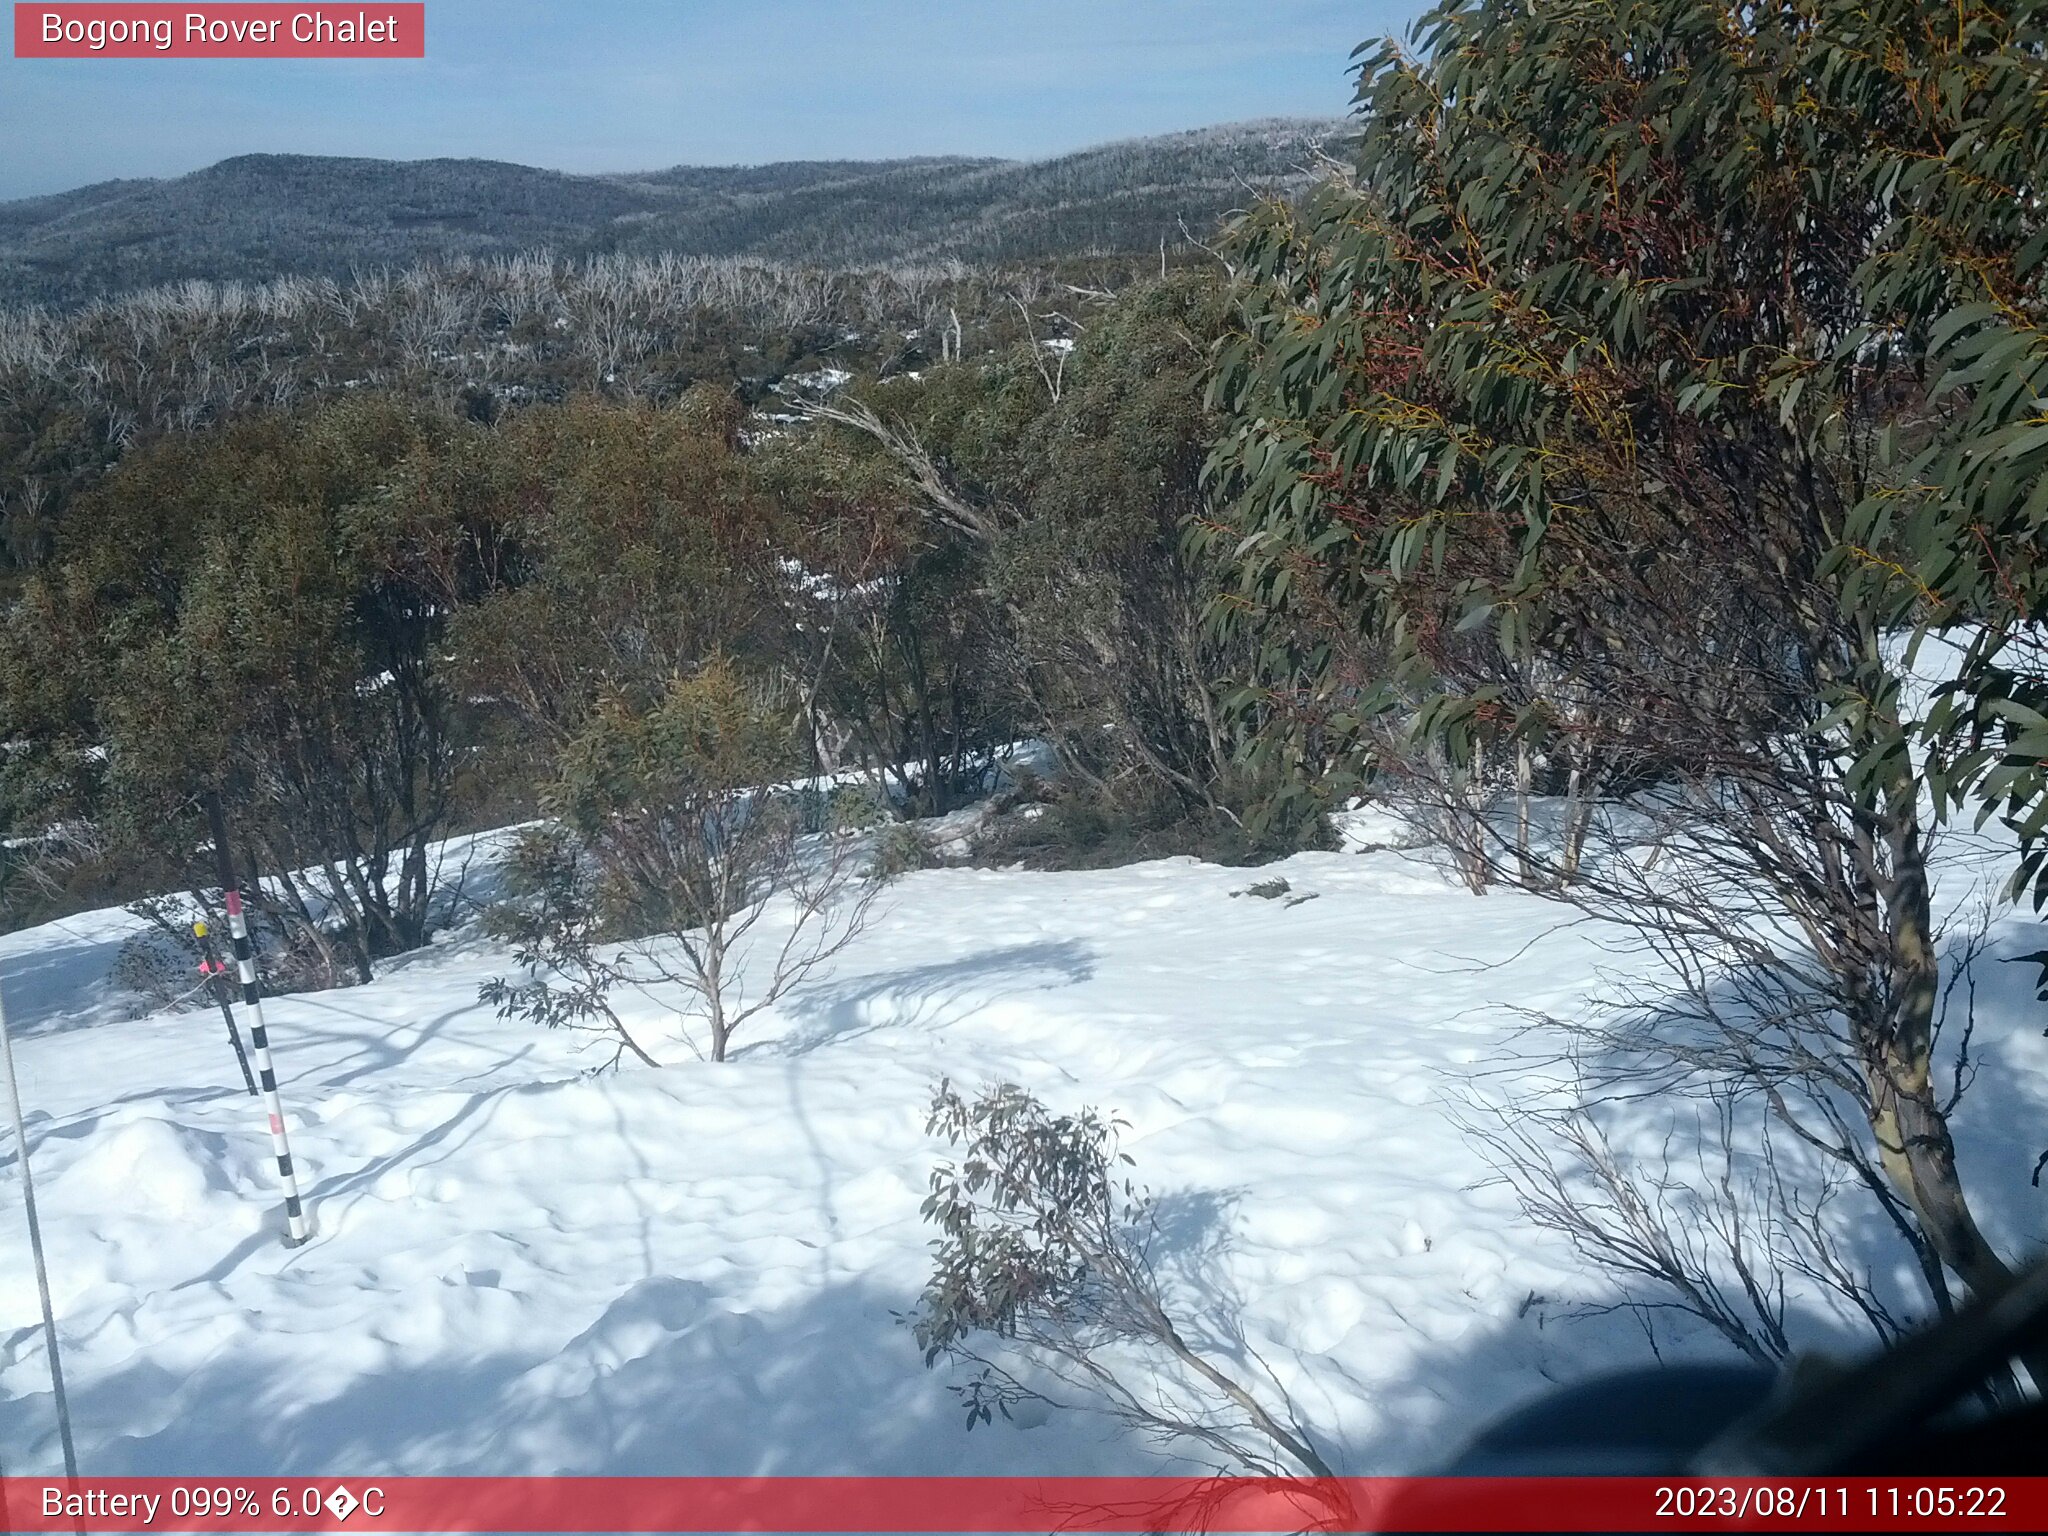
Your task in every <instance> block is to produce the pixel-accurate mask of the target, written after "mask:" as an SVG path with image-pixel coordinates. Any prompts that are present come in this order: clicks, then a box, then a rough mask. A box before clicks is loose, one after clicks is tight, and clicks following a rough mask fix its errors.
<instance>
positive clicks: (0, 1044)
mask: <svg viewBox="0 0 2048 1536" xmlns="http://www.w3.org/2000/svg"><path fill="white" fill-rule="evenodd" d="M0 1066H4V1067H5V1069H6V1073H7V1108H8V1114H9V1117H10V1118H11V1119H12V1120H13V1122H14V1145H15V1147H16V1149H17V1151H18V1153H19V1156H20V1159H21V1200H22V1205H23V1206H24V1207H25V1208H26V1209H27V1211H28V1247H29V1252H30V1253H31V1254H33V1255H34V1256H35V1265H36V1291H37V1293H38V1294H39V1295H40V1296H41V1297H42V1301H43V1338H44V1340H45V1341H46V1342H47V1343H48V1345H49V1356H50V1390H51V1391H52V1392H53V1393H54V1394H55V1395H56V1401H57V1434H58V1437H59V1438H60V1439H61V1440H62V1441H63V1442H64V1476H65V1477H66V1479H68V1480H69V1481H70V1482H72V1483H76V1482H77V1481H78V1450H77V1447H76V1446H74V1445H73V1444H72V1441H71V1400H70V1399H69V1398H68V1397H66V1396H65V1395H64V1362H63V1359H62V1357H61V1355H60V1353H59V1351H58V1348H57V1313H56V1310H55V1309H54V1308H53V1307H52V1306H51V1305H50V1269H49V1265H47V1264H46V1263H45V1262H44V1261H43V1228H42V1223H41V1222H39V1221H38V1220H37V1219H36V1184H35V1180H34V1179H33V1178H32V1177H31V1176H30V1174H29V1171H28V1131H27V1129H26V1128H25V1127H24V1126H23V1124H22V1117H21V1089H20V1087H19V1086H18V1085H17V1084H16V1082H15V1077H14V1037H13V1036H12V1035H10V1034H9V1033H8V1032H7V1002H6V996H5V992H4V990H0Z"/></svg>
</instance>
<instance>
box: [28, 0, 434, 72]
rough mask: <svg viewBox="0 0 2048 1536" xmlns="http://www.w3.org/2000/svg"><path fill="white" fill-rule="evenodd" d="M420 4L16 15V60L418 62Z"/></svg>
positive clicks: (423, 45) (34, 10) (59, 9)
mask: <svg viewBox="0 0 2048 1536" xmlns="http://www.w3.org/2000/svg"><path fill="white" fill-rule="evenodd" d="M426 53H427V8H426V6H425V5H424V4H421V3H412V4H382V3H379V0H369V3H362V0H358V3H356V4H337V5H322V4H315V5H277V4H271V3H268V0H265V3H261V4H226V5H223V4H213V5H206V4H200V5H158V4H140V5H122V4H103V3H93V4H66V3H62V0H59V3H55V4H45V5H26V4H20V3H17V4H16V5H15V7H14V56H15V57H16V58H17V59H420V58H425V57H426Z"/></svg>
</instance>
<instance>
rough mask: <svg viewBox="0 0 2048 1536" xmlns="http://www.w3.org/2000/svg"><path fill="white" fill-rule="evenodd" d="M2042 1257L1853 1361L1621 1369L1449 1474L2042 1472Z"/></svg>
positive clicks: (1546, 1408) (1511, 1424) (1481, 1442)
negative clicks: (1994, 1289) (2009, 1281)
mask: <svg viewBox="0 0 2048 1536" xmlns="http://www.w3.org/2000/svg"><path fill="white" fill-rule="evenodd" d="M2044 1349H2048V1262H2044V1263H2038V1264H2036V1265H2034V1266H2033V1267H2032V1268H2031V1269H2029V1270H2027V1271H2026V1272H2025V1273H2024V1274H2022V1275H2021V1276H2020V1278H2019V1279H2018V1280H2017V1281H2016V1282H2015V1283H2014V1284H2013V1285H2012V1286H2011V1287H2010V1288H2009V1289H2008V1290H2006V1291H2005V1292H2004V1293H2003V1294H2001V1295H1999V1296H1996V1297H1994V1298H1992V1299H1990V1300H1988V1301H1982V1300H1979V1301H1972V1302H1971V1303H1969V1304H1968V1305H1967V1306H1965V1307H1963V1308H1962V1309H1961V1310H1960V1311H1958V1312H1956V1313H1955V1314H1954V1315H1953V1316H1952V1317H1949V1318H1946V1319H1944V1320H1942V1321H1941V1322H1938V1323H1935V1324H1933V1325H1931V1326H1929V1327H1927V1328H1925V1329H1922V1330H1921V1331H1920V1332H1918V1333H1916V1334H1913V1335H1912V1336H1911V1337H1909V1338H1906V1339H1904V1340H1902V1341H1901V1342H1900V1343H1898V1344H1897V1345H1895V1346H1893V1347H1892V1348H1890V1349H1888V1350H1885V1351H1883V1352H1882V1353H1880V1354H1877V1355H1874V1356H1872V1357H1869V1358H1867V1359H1865V1360H1862V1361H1859V1362H1857V1363H1855V1364H1851V1365H1835V1364H1831V1363H1827V1362H1822V1361H1810V1362H1804V1363H1802V1364H1799V1365H1796V1366H1794V1367H1793V1369H1791V1370H1790V1371H1788V1372H1785V1373H1783V1374H1779V1373H1774V1372H1771V1371H1767V1370H1763V1369H1760V1368H1758V1367H1755V1366H1679V1367H1672V1368H1668V1369H1658V1370H1637V1371H1624V1372H1619V1373H1616V1374H1613V1375H1608V1376H1601V1377H1596V1378H1594V1379H1593V1380H1591V1381H1587V1382H1581V1383H1579V1384H1578V1385H1577V1386H1573V1387H1568V1388H1565V1389H1564V1390H1562V1391H1560V1392H1556V1393H1553V1394H1552V1395H1551V1396H1549V1397H1546V1398H1543V1399H1541V1400H1539V1401H1537V1402H1535V1403H1531V1404H1529V1405H1527V1406H1526V1407H1523V1408H1519V1409H1517V1410H1515V1411H1514V1412H1512V1413H1510V1414H1508V1415H1506V1416H1505V1417H1504V1418H1502V1419H1499V1420H1497V1421H1496V1422H1495V1423H1494V1424H1492V1425H1491V1426H1489V1427H1488V1428H1487V1429H1485V1430H1483V1431H1481V1432H1480V1434H1479V1435H1478V1436H1477V1437H1476V1438H1475V1439H1474V1440H1473V1442H1472V1443H1471V1445H1469V1446H1468V1447H1466V1449H1465V1450H1464V1452H1463V1453H1462V1454H1460V1455H1459V1456H1458V1457H1457V1458H1456V1460H1454V1461H1453V1462H1452V1463H1451V1464H1450V1465H1449V1466H1448V1467H1446V1468H1445V1469H1444V1470H1445V1471H1446V1472H1448V1473H1450V1474H1452V1475H1463V1476H1496V1477H1506V1476H1528V1475H1578V1476H1603V1475H1605V1476H1625V1475H1635V1476H1655V1475H1659V1474H1672V1475H1685V1474H1689V1475H1704V1476H1717V1477H1776V1476H1808V1477H1824V1476H1833V1475H1837V1474H1843V1475H1870V1476H1919V1475H1928V1476H1995V1475H2009V1474H2016V1473H2020V1472H2023V1471H2028V1470H2031V1469H2033V1468H2034V1467H2036V1466H2037V1465H2038V1461H2037V1458H2038V1457H2039V1456H2040V1454H2041V1447H2042V1446H2043V1444H2048V1403H2044V1402H2043V1401H2042V1398H2041V1395H2040V1384H2039V1383H2036V1386H2035V1389H2034V1391H2033V1392H2032V1393H2031V1394H2029V1395H2024V1396H2023V1395H2022V1392H2021V1391H2020V1389H2019V1388H2018V1387H2017V1386H2016V1383H2015V1378H2014V1371H2013V1362H2014V1361H2015V1359H2016V1358H2018V1357H2023V1356H2027V1355H2030V1354H2031V1355H2033V1356H2034V1357H2035V1358H2038V1357H2039V1356H2040V1354H2041V1352H2042V1351H2043V1350H2044Z"/></svg>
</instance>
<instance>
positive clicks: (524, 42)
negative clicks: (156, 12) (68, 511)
mask: <svg viewBox="0 0 2048 1536" xmlns="http://www.w3.org/2000/svg"><path fill="white" fill-rule="evenodd" d="M369 8H370V9H371V10H374V9H375V7H374V5H371V6H370V7H369ZM11 9H12V8H11V7H10V8H9V10H10V11H11ZM1421 9H1422V6H1421V4H1420V3H1419V0H428V5H427V57H426V58H425V59H424V60H404V61H361V60H303V61H298V60H293V61H285V60H280V61H268V60H265V61H249V60H196V59H133V60H130V59H105V60H71V59H61V60H60V59H16V58H13V57H12V56H11V55H12V49H11V47H10V48H9V50H8V56H6V57H4V58H0V198H9V197H24V196H30V195H33V194H36V193H40V192H52V191H58V190H61V189H63V188H66V187H74V186H79V185H82V184H84V183H86V182H91V181H103V180H106V179H108V178H111V177H116V176H172V175H178V174H181V173H183V172H185V171H190V170H195V169H197V168H198V167H200V166H203V165H210V164H212V163H213V162H214V161H216V160H220V159H223V158H225V157H226V156H229V155H237V154H246V153H251V152H255V151H277V152H296V153H304V154H334V155H377V156H388V157H392V158H398V159H418V158H425V157H430V156H438V155H457V156H470V155H473V156H481V157H485V158H490V159H498V160H516V161H520V162H522V163H524V164H528V165H544V166H552V167H555V168H558V169H561V170H571V171H600V170H638V169H647V168H653V167H658V166H666V165H678V164H698V165H712V164H730V163H736V162H759V161H765V160H793V159H837V158H854V159H868V158H876V157H883V156H892V155H908V154H941V153H961V154H988V155H1008V156H1017V157H1031V156H1040V155H1050V154H1058V153H1060V152H1062V151H1065V150H1070V149H1078V148H1081V147H1083V146H1085V145H1089V144H1098V143H1101V142H1104V141H1105V140H1109V139H1118V138H1128V137H1132V136H1135V135H1140V134H1149V133H1163V132H1168V131H1171V130H1173V129H1176V128H1191V127H1197V126H1200V125H1204V124H1208V123H1219V122H1229V121H1234V120H1237V119H1241V118H1248V117H1266V116H1282V115H1284V116H1300V115H1321V114H1330V115H1334V114H1337V113H1339V112H1342V111H1343V110H1344V109H1345V108H1346V107H1347V106H1348V104H1349V94H1350V88H1349V81H1348V79H1347V77H1346V74H1345V70H1346V67H1347V64H1348V56H1349V53H1350V51H1351V49H1352V48H1353V47H1354V46H1355V45H1356V44H1358V43H1360V42H1362V41H1364V40H1365V39H1366V38H1368V37H1375V36H1380V35H1384V34H1386V33H1389V32H1400V31H1403V30H1405V28H1406V27H1407V24H1408V22H1409V21H1410V20H1411V19H1412V18H1413V16H1415V15H1416V14H1417V13H1418V12H1419V11H1420V10H1421Z"/></svg>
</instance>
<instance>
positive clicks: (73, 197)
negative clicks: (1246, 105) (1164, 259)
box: [0, 119, 1343, 307]
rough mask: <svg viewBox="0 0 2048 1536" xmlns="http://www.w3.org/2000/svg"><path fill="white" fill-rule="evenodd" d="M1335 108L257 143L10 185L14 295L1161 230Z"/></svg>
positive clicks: (1050, 250)
mask: <svg viewBox="0 0 2048 1536" xmlns="http://www.w3.org/2000/svg"><path fill="white" fill-rule="evenodd" d="M1342 132H1343V123H1342V121H1341V120H1337V119H1260V120H1256V121H1253V122H1247V123H1232V124H1220V125H1217V126H1215V127H1211V128H1201V129H1189V130H1183V131H1180V132H1177V133H1172V134H1162V135H1156V136H1153V137H1149V138H1141V139H1125V140H1119V141H1116V142H1113V143H1109V144H1102V145H1096V146H1093V147H1090V148H1087V149H1082V150H1077V151H1074V152H1072V153H1070V154H1065V155H1058V156H1053V157H1051V158H1047V159H1040V160H1008V159H1000V158H994V157H987V156H965V155H921V156H908V157H903V158H899V159H892V160H792V161H771V162H765V163H762V164H757V165H726V166H689V165H677V166H668V167H663V168H658V169H653V170H642V171H625V172H606V173H597V174H585V173H577V172H568V171H555V170H548V169H545V168H543V167H537V166H526V165H520V164H517V163H516V162H512V161H503V160H489V159H479V158H449V157H442V158H432V159H424V160H379V159H372V158H366V157H357V156H319V155H298V154H247V155H237V156H232V157H230V158H228V159H226V160H221V161H218V162H216V163H214V164H213V165H210V166H206V167H203V168H202V169H200V170H196V171H193V172H190V173H188V174H186V175H184V176H178V177H171V178H165V179H161V180H151V179H134V178H122V179H116V180H112V181H104V182H96V183H92V184H89V185H87V186H83V187H77V188H73V189H71V190H69V191H64V192H56V193H47V194H43V195H41V196H38V197H33V198H23V199H19V200H16V201H12V202H5V203H0V303H8V304H22V303H34V304H45V305H52V306H57V307H71V306H75V305H78V304H81V303H86V302H90V301H91V300H94V299H97V298H102V297H107V296H110V295H113V294H117V293H120V292H124V291H128V290H133V289H137V288H146V287H152V286H156V285H159V284H162V283H167V282H178V281H182V280H185V279H190V278H202V279H208V280H227V279H245V280H255V279H263V278H269V277H276V276H282V275H286V274H297V275H330V276H344V275H346V274H347V272H348V271H350V270H352V269H354V268H358V267H362V266H365V265H370V266H382V265H406V264H410V263H413V262H417V261H423V260H434V259H446V258H452V257H463V256H494V255H510V254H517V253H520V252H524V251H529V250H534V249H540V248H546V249H552V250H556V251H559V252H561V253H563V254H567V255H595V254H603V253H607V252H616V253H620V254H651V253H654V252H657V251H662V250H668V251H675V252H678V253H681V254H688V255H703V256H758V257H772V258H775V259H779V260H786V261H797V262H805V263H812V264H816V265H820V266H878V265H890V264H896V263H902V262H926V261H932V260H945V259H959V260H965V261H979V262H1000V261H1019V260H1037V259H1047V258H1056V257H1061V256H1069V255H1094V254H1112V253H1121V252H1132V251H1141V250H1150V249H1152V248H1154V247H1155V246H1156V245H1158V244H1159V243H1160V242H1161V241H1167V242H1169V243H1172V242H1177V241H1179V240H1181V239H1182V238H1184V236H1183V233H1182V231H1183V230H1184V229H1185V230H1188V231H1198V230H1202V229H1205V228H1209V227H1213V226H1214V224H1215V223H1216V221H1217V220H1218V219H1219V218H1221V217H1222V216H1223V215H1224V214H1226V213H1227V212H1228V211H1230V210H1231V209H1232V208H1235V207H1241V206H1243V205H1244V204H1245V203H1247V202H1249V201H1250V200H1251V199H1252V198H1253V197H1254V196H1257V195H1261V194H1266V193H1286V192H1289V191H1292V190H1295V189H1297V188H1298V187H1300V186H1301V185H1304V184H1306V182H1307V181H1308V180H1309V179H1311V176H1312V174H1313V169H1312V168H1313V163H1314V159H1315V155H1316V153H1317V151H1318V150H1319V149H1320V147H1321V146H1322V145H1323V144H1325V143H1327V142H1329V141H1330V140H1331V139H1333V138H1335V137H1337V136H1339V135H1340V134H1341V133H1342Z"/></svg>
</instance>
